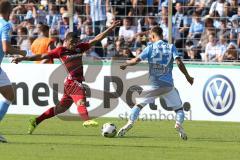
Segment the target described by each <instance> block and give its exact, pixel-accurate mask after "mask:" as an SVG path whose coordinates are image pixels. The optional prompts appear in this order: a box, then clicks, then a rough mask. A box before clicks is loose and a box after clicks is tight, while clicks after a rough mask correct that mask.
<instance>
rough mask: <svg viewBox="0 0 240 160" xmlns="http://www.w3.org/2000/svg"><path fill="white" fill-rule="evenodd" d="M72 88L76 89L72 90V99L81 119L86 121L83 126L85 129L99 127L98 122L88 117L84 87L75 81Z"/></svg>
mask: <svg viewBox="0 0 240 160" xmlns="http://www.w3.org/2000/svg"><path fill="white" fill-rule="evenodd" d="M72 87H74V89H73V90H72V92H73V94H72V95H71V97H72V99H73V101H74V103H75V104H76V106H77V110H78V113H79V116H80V118H81V119H82V120H83V121H84V122H83V126H84V127H96V126H98V122H96V121H95V120H92V119H90V117H89V115H88V110H87V102H86V95H85V89H84V88H83V87H82V84H81V83H79V82H76V81H75V82H74V83H73V85H72Z"/></svg>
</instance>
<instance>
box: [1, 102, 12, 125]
mask: <svg viewBox="0 0 240 160" xmlns="http://www.w3.org/2000/svg"><path fill="white" fill-rule="evenodd" d="M10 104H11V102H10V101H8V100H4V101H3V100H2V101H0V121H1V120H2V119H3V117H4V116H5V114H6V113H7V110H8V107H9V106H10Z"/></svg>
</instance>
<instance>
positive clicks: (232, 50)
mask: <svg viewBox="0 0 240 160" xmlns="http://www.w3.org/2000/svg"><path fill="white" fill-rule="evenodd" d="M223 60H224V61H235V60H238V53H237V46H236V44H234V43H230V44H229V45H228V47H227V50H226V53H225V54H224V58H223Z"/></svg>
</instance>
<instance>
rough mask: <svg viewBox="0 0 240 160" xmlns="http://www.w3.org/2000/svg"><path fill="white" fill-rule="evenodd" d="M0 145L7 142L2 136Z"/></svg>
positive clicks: (0, 136)
mask: <svg viewBox="0 0 240 160" xmlns="http://www.w3.org/2000/svg"><path fill="white" fill-rule="evenodd" d="M0 143H7V140H6V139H5V138H4V137H3V136H2V135H0Z"/></svg>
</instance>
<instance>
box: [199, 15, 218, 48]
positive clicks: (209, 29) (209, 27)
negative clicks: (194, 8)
mask: <svg viewBox="0 0 240 160" xmlns="http://www.w3.org/2000/svg"><path fill="white" fill-rule="evenodd" d="M215 32H216V29H215V28H214V26H213V19H212V18H207V19H206V20H205V29H204V32H203V33H202V34H201V39H200V41H199V43H198V46H199V47H200V48H201V50H202V51H205V47H206V45H207V43H208V37H209V36H210V35H211V34H215Z"/></svg>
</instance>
